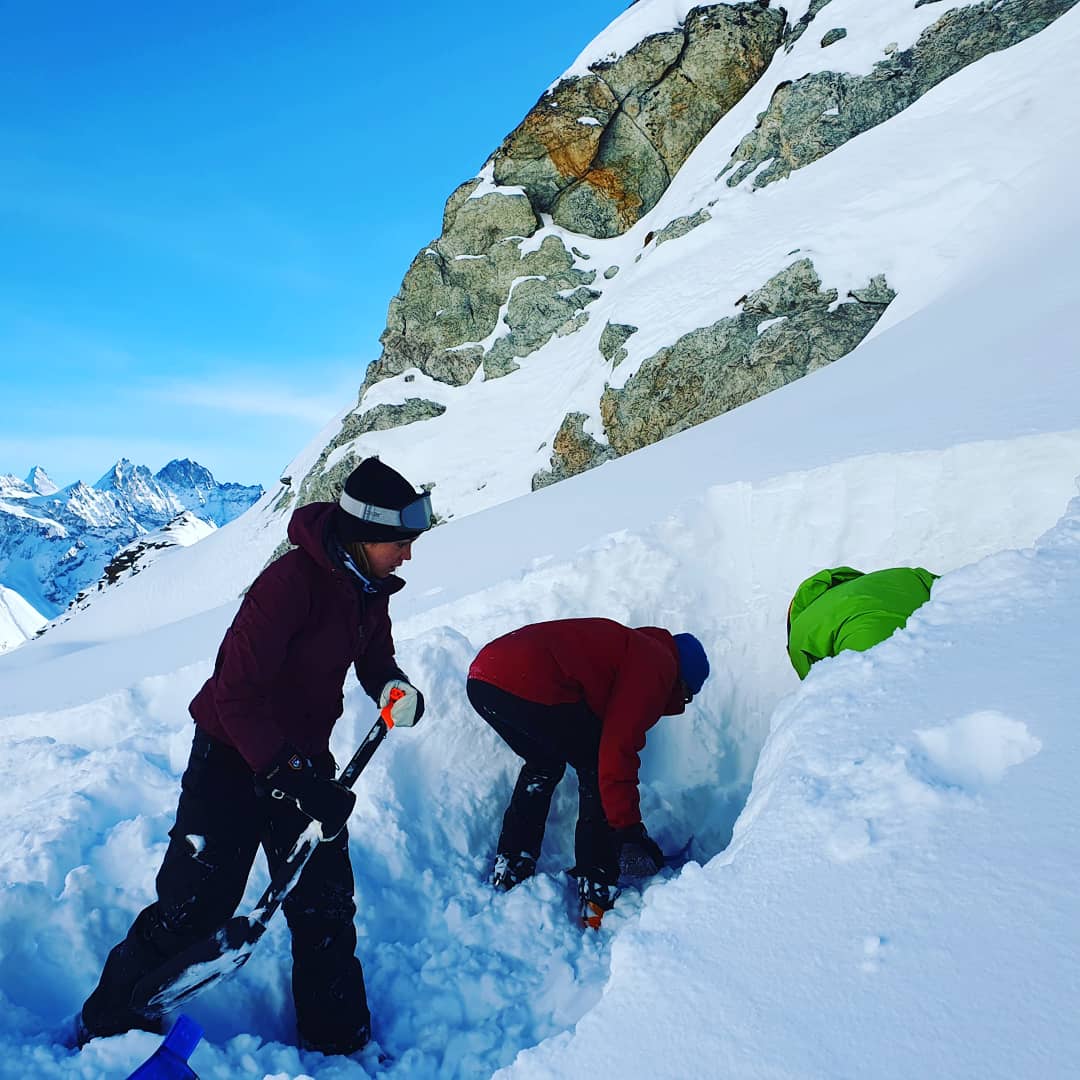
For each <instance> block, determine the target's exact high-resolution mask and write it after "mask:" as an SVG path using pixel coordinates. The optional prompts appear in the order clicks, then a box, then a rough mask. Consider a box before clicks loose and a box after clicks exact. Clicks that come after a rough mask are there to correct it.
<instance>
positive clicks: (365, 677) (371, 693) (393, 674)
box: [354, 596, 409, 702]
mask: <svg viewBox="0 0 1080 1080" xmlns="http://www.w3.org/2000/svg"><path fill="white" fill-rule="evenodd" d="M365 602H366V603H369V604H376V605H378V607H377V608H376V616H375V619H374V620H373V622H372V624H371V625H372V629H371V630H370V632H369V633H368V634H366V635H365V638H364V640H361V642H360V653H359V655H358V656H357V657H356V663H355V665H354V667H355V670H356V677H357V678H358V679H359V680H360V685H361V686H362V687H363V688H364V693H366V694H367V696H368V697H369V698H371V700H372V701H374V702H378V700H379V695H380V694H381V693H382V690H383V687H384V686H385V685H386V684H387V683H388V682H390V681H392V680H393V679H400V680H402V681H403V682H408V681H409V677H408V676H407V675H406V674H405V672H403V671H402V670H401V668H400V667H398V663H397V660H396V659H395V657H394V634H393V628H392V626H391V623H390V609H389V597H387V596H376V597H366V598H365Z"/></svg>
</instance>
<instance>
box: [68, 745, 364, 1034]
mask: <svg viewBox="0 0 1080 1080" xmlns="http://www.w3.org/2000/svg"><path fill="white" fill-rule="evenodd" d="M314 764H315V767H316V769H318V770H319V771H320V773H321V774H322V775H324V776H333V775H334V771H335V766H334V761H333V758H332V757H331V756H330V755H329V754H326V755H324V756H323V757H322V758H320V759H316V760H315V762H314ZM307 820H308V819H307V818H306V817H304V815H303V814H301V813H300V811H299V810H297V808H296V806H295V804H293V803H290V802H289V801H287V800H277V799H272V798H270V797H269V796H268V795H261V794H258V793H257V792H256V790H255V776H254V774H253V773H252V771H251V769H250V768H249V767H248V765H247V763H246V762H245V761H244V759H243V758H242V757H241V756H240V754H239V753H237V751H235V750H233V749H232V748H231V747H228V746H225V745H224V744H222V743H220V742H217V741H216V740H214V739H211V738H210V737H209V736H207V735H205V734H204V733H203V732H201V731H198V730H196V734H195V739H194V741H193V743H192V748H191V757H190V758H189V760H188V766H187V769H186V770H185V772H184V775H183V778H182V780H181V792H180V803H179V806H178V807H177V811H176V824H175V825H174V826H173V827H172V829H171V830H170V832H169V838H170V839H169V846H168V849H167V850H166V852H165V858H164V861H163V862H162V864H161V869H160V870H159V871H158V875H157V883H156V884H157V900H156V901H155V902H154V903H152V904H151V905H150V906H149V907H147V908H145V909H144V910H143V911H142V912H141V913H140V914H139V916H138V917H137V918H136V919H135V922H134V924H133V925H132V927H131V929H130V930H129V931H128V935H127V937H126V938H125V939H124V940H123V941H121V942H120V944H119V945H117V946H116V947H115V948H114V949H113V950H112V952H110V953H109V957H108V960H107V961H106V962H105V968H104V971H103V972H102V975H101V980H100V982H99V983H98V986H97V988H96V989H95V990H94V992H93V993H92V994H91V995H90V997H89V998H88V999H87V1000H86V1004H85V1005H84V1006H83V1010H82V1022H83V1026H84V1027H85V1029H86V1032H87V1033H88V1034H89V1035H91V1036H95V1035H114V1034H119V1033H120V1032H123V1031H127V1030H129V1029H130V1028H133V1027H140V1028H142V1027H151V1028H152V1027H153V1024H152V1023H149V1022H148V1021H147V1018H146V1017H143V1016H141V1015H140V1014H138V1013H136V1012H134V1011H133V1010H132V1008H131V1004H130V1002H131V992H132V989H133V988H134V986H135V984H136V983H137V982H138V981H139V979H140V978H141V977H142V976H143V975H145V974H147V973H148V972H150V971H152V970H154V969H155V968H156V967H157V966H158V965H159V964H161V963H162V962H163V961H165V960H167V959H169V958H171V957H173V956H175V955H176V954H177V953H179V952H181V951H182V950H183V949H185V948H187V947H188V946H189V945H192V944H193V943H195V942H196V941H199V940H201V939H202V938H204V937H206V936H207V935H209V934H211V933H213V931H214V930H216V929H217V928H218V927H220V926H221V925H222V924H223V923H224V922H226V921H227V920H228V919H229V918H231V916H232V915H233V914H234V912H235V911H236V908H237V906H238V905H239V903H240V901H241V899H242V897H243V894H244V888H245V886H246V884H247V879H248V875H249V874H250V872H251V867H252V864H253V863H254V861H255V856H256V854H257V852H258V849H259V846H260V845H261V846H262V848H263V850H264V851H265V852H266V858H267V863H268V865H269V868H270V872H271V873H273V872H274V870H275V869H276V868H277V866H278V865H279V864H280V863H281V861H282V860H283V859H284V858H285V856H286V855H287V854H288V852H289V850H290V849H291V848H292V846H293V844H294V843H295V841H296V838H297V836H298V835H299V834H300V832H301V831H302V829H303V828H304V826H305V825H306V824H307ZM282 909H283V910H284V912H285V918H286V920H287V921H288V924H289V929H290V931H291V932H292V959H293V965H292V992H293V1001H294V1003H295V1005H296V1021H297V1029H298V1033H299V1036H300V1039H301V1041H302V1042H303V1043H304V1044H305V1045H307V1046H309V1047H311V1048H313V1049H325V1050H326V1051H327V1052H339V1053H350V1052H352V1051H353V1050H356V1049H359V1048H360V1046H362V1045H363V1044H364V1043H365V1042H366V1041H367V1039H368V1036H369V1034H370V1023H371V1020H370V1016H369V1013H368V1006H367V997H366V993H365V990H364V974H363V970H362V968H361V966H360V961H359V960H358V959H357V958H356V956H355V950H356V929H355V927H354V925H353V918H354V916H355V914H356V906H355V904H354V903H353V874H352V866H351V864H350V862H349V846H348V837H347V833H346V832H345V830H342V832H341V833H340V834H339V835H338V836H337V837H336V838H335V839H334V840H330V841H326V842H324V843H321V844H319V845H318V847H317V848H316V849H315V851H314V852H313V853H312V855H311V858H310V859H309V860H308V862H307V864H306V865H305V867H304V869H303V872H302V873H301V875H300V880H299V881H298V882H297V883H296V885H295V886H294V888H293V890H292V892H290V893H289V895H288V896H287V897H286V899H285V901H284V903H283V904H282Z"/></svg>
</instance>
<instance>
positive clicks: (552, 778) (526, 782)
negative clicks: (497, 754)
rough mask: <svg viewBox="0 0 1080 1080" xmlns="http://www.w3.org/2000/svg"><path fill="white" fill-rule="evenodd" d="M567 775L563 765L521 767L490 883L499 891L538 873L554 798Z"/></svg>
mask: <svg viewBox="0 0 1080 1080" xmlns="http://www.w3.org/2000/svg"><path fill="white" fill-rule="evenodd" d="M565 771H566V766H565V765H564V764H563V763H562V762H561V761H560V762H558V763H557V764H554V765H545V764H538V763H536V762H531V761H526V762H525V764H524V765H522V766H521V772H519V773H518V778H517V783H516V784H515V785H514V793H513V794H512V795H511V796H510V803H509V805H508V806H507V807H506V813H505V814H503V821H502V830H501V831H500V833H499V842H498V845H497V847H496V849H495V850H496V854H495V868H494V870H493V871H492V875H491V883H492V885H494V886H495V887H496V888H498V889H511V888H513V887H514V886H515V885H517V884H518V883H519V882H522V881H524V880H525V879H526V878H529V877H532V875H533V874H534V873H535V871H536V861H537V859H539V858H540V848H541V846H542V844H543V842H544V828H545V826H546V825H547V817H548V812H549V811H550V810H551V797H552V795H554V793H555V788H556V787H558V785H559V781H560V780H561V779H562V777H563V773H564V772H565Z"/></svg>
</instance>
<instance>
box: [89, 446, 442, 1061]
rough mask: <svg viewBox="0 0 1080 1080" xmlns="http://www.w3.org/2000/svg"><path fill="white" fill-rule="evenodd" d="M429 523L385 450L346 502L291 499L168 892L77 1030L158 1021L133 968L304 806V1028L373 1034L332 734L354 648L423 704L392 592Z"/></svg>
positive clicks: (186, 783)
mask: <svg viewBox="0 0 1080 1080" xmlns="http://www.w3.org/2000/svg"><path fill="white" fill-rule="evenodd" d="M430 526H431V504H430V502H429V500H428V496H427V495H426V494H423V493H421V492H417V491H415V490H414V489H413V487H412V485H411V484H410V483H409V482H408V481H407V480H405V478H404V477H403V476H401V475H400V474H399V473H397V472H395V471H394V470H393V469H391V468H390V467H389V466H387V465H384V464H383V463H382V462H381V461H379V460H378V459H377V458H368V459H367V460H365V461H362V462H361V463H360V464H359V465H358V466H357V467H356V469H354V470H353V472H352V473H351V474H350V476H349V478H348V480H346V482H345V488H344V491H343V492H342V494H341V497H340V500H339V502H338V503H311V504H309V505H307V506H303V507H301V508H300V509H298V510H296V511H295V512H294V514H293V516H292V519H291V520H290V522H289V539H290V540H291V541H292V543H293V544H294V545H295V547H294V548H293V549H292V550H291V551H289V552H287V553H286V554H284V555H282V556H281V557H280V558H279V559H276V560H275V561H274V562H272V563H271V564H270V565H269V566H267V567H266V569H265V570H263V572H262V573H261V574H260V575H259V576H258V577H257V578H256V579H255V581H254V583H253V584H252V586H251V588H250V589H249V590H248V592H247V595H246V596H245V597H244V601H243V603H242V604H241V605H240V609H239V611H238V612H237V614H236V617H235V618H234V619H233V622H232V625H231V626H230V627H229V629H228V631H227V632H226V634H225V638H224V640H223V641H222V643H221V648H220V649H219V650H218V654H217V661H216V663H215V664H214V672H213V674H212V675H211V676H210V678H209V679H208V680H207V681H206V683H205V685H204V686H203V688H202V689H201V690H200V691H199V693H198V694H197V695H196V696H195V699H194V700H193V701H192V703H191V715H192V717H193V718H194V720H195V725H196V728H195V738H194V741H193V744H192V750H191V757H190V760H189V762H188V767H187V769H186V771H185V772H184V776H183V779H182V781H181V793H180V803H179V806H178V808H177V813H176V824H175V825H174V826H173V828H172V830H171V831H170V833H169V836H170V842H169V846H168V849H167V850H166V852H165V858H164V861H163V863H162V866H161V869H160V871H159V872H158V876H157V900H156V902H155V903H153V904H151V905H150V906H149V907H147V908H146V909H145V910H144V911H142V913H141V914H140V915H139V916H138V917H137V918H136V920H135V922H134V924H133V925H132V927H131V930H130V931H129V932H128V935H127V937H126V938H125V939H124V940H123V941H122V942H120V944H119V945H117V946H116V947H115V948H114V949H113V950H112V952H111V953H110V954H109V958H108V960H107V961H106V963H105V968H104V971H103V972H102V975H101V979H100V981H99V983H98V986H97V988H96V989H95V990H94V992H93V993H92V994H91V995H90V997H89V998H88V999H87V1001H86V1003H85V1004H84V1005H83V1009H82V1013H81V1016H80V1022H79V1040H80V1043H83V1042H85V1041H86V1040H87V1039H91V1038H94V1037H95V1036H99V1035H115V1034H119V1033H120V1032H123V1031H127V1030H128V1029H130V1028H133V1027H138V1028H147V1029H150V1030H156V1028H157V1024H156V1023H155V1022H154V1021H152V1020H149V1019H148V1018H147V1017H145V1016H143V1015H141V1014H139V1013H137V1012H135V1011H134V1010H133V1009H132V1008H131V1005H130V1001H131V992H132V989H133V987H134V986H135V984H136V983H137V982H138V981H139V979H140V978H141V977H142V976H143V975H145V974H147V973H149V972H150V971H153V970H154V969H155V968H157V967H158V966H159V965H160V964H161V963H163V962H164V961H165V960H167V959H169V958H170V957H172V956H175V955H177V954H178V953H179V952H181V951H182V950H183V949H185V948H187V947H188V946H189V945H191V944H192V943H194V942H196V941H198V940H200V939H202V938H204V937H206V936H207V935H208V934H210V933H212V932H213V931H214V930H216V929H217V928H218V927H219V926H221V925H222V924H223V923H224V922H225V921H226V920H227V919H228V918H229V917H230V916H231V915H232V914H233V912H234V911H235V910H236V907H237V905H238V904H239V902H240V900H241V897H242V896H243V892H244V887H245V885H246V883H247V878H248V874H249V873H250V871H251V866H252V863H253V862H254V859H255V855H256V853H257V851H258V848H259V846H260V845H262V847H263V849H264V850H265V852H266V857H267V862H268V864H269V867H270V871H271V873H273V871H274V869H275V867H276V866H278V865H279V864H280V862H281V861H282V860H283V859H284V857H285V856H286V855H287V853H288V852H289V850H290V848H291V847H292V845H293V843H294V841H295V840H296V837H297V835H298V834H299V832H300V831H301V830H302V828H303V827H304V825H305V824H306V822H307V820H308V819H313V820H315V821H317V822H318V823H319V825H320V828H321V830H322V835H323V841H324V842H323V843H321V844H320V845H319V846H318V847H317V848H316V850H315V852H314V853H313V854H312V856H311V858H310V859H309V861H308V862H307V864H306V865H305V867H304V870H303V872H302V874H301V876H300V880H299V881H298V882H297V884H296V886H295V887H294V889H293V890H292V892H290V893H289V895H288V897H287V898H286V900H285V902H284V904H283V905H282V906H283V909H284V911H285V917H286V919H287V921H288V924H289V929H290V931H291V932H292V955H293V970H292V990H293V1000H294V1002H295V1005H296V1021H297V1030H298V1035H299V1041H300V1045H301V1046H303V1047H305V1048H307V1049H313V1050H320V1051H322V1052H323V1053H326V1054H349V1053H353V1052H354V1051H356V1050H359V1049H360V1048H361V1047H363V1046H364V1044H365V1043H366V1042H367V1041H368V1039H369V1037H370V1029H371V1018H370V1014H369V1012H368V1006H367V998H366V993H365V990H364V975H363V970H362V968H361V966H360V961H359V960H358V959H357V958H356V956H355V949H356V930H355V928H354V926H353V917H354V916H355V914H356V907H355V905H354V903H353V876H352V867H351V865H350V862H349V845H348V834H347V832H346V830H345V822H346V819H347V818H348V816H349V813H350V811H351V810H352V807H353V803H354V802H355V799H356V796H355V795H354V794H353V793H352V792H351V791H350V790H349V789H348V788H346V787H345V786H344V785H342V784H339V783H338V782H337V781H336V780H335V779H334V773H335V771H336V767H335V764H334V760H333V758H332V757H331V755H330V749H329V740H330V732H331V730H332V729H333V726H334V723H335V721H336V720H337V718H338V717H339V716H340V715H341V711H342V691H343V686H344V681H345V676H346V675H347V673H348V669H349V667H350V666H352V667H354V668H355V671H356V675H357V677H358V678H359V680H360V683H361V685H362V686H363V687H364V689H365V690H366V691H367V693H368V694H369V695H370V696H371V697H372V698H373V699H374V700H375V701H377V702H378V703H379V705H380V707H382V706H384V705H385V704H386V703H387V702H388V701H389V699H390V691H391V690H392V689H394V688H397V689H400V690H401V691H403V696H402V697H400V698H399V699H398V700H397V701H396V704H394V706H393V714H392V715H393V720H394V723H395V725H398V726H404V727H409V726H411V725H413V724H415V723H416V722H417V721H418V720H419V719H420V717H421V715H422V714H423V710H424V701H423V697H422V695H421V694H420V692H419V691H418V690H416V689H415V688H414V687H413V686H411V685H410V684H409V681H408V679H407V678H406V676H405V674H404V673H403V672H402V671H401V669H400V668H399V667H398V665H397V662H396V661H395V659H394V641H393V637H392V636H391V628H390V616H389V612H388V603H389V599H390V597H391V596H392V595H393V594H394V593H395V592H397V591H398V590H399V589H400V588H402V586H403V585H404V584H405V583H404V582H403V581H402V580H401V579H400V578H397V577H395V576H393V571H394V570H396V569H397V568H398V567H399V566H400V565H401V563H402V562H404V561H405V560H406V559H409V558H410V557H411V554H412V543H413V541H414V540H415V539H416V537H417V536H419V535H420V533H422V532H423V531H424V530H425V529H428V528H430ZM272 791H274V792H277V793H281V792H284V794H285V795H286V796H287V798H285V799H281V798H271V796H270V793H271V792H272Z"/></svg>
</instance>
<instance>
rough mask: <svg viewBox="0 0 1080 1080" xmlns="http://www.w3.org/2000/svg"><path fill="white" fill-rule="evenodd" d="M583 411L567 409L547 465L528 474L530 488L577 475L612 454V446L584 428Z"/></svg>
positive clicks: (535, 488)
mask: <svg viewBox="0 0 1080 1080" xmlns="http://www.w3.org/2000/svg"><path fill="white" fill-rule="evenodd" d="M588 419H589V418H588V417H587V416H586V415H585V413H580V412H572V413H567V414H566V417H565V418H564V420H563V422H562V424H561V425H560V426H559V430H558V431H557V432H556V434H555V438H554V439H553V440H552V443H551V467H550V468H548V469H542V470H541V471H540V472H538V473H537V474H536V475H535V476H534V477H533V478H532V490H533V491H536V490H537V489H538V488H542V487H547V486H548V484H554V483H557V482H558V481H559V480H565V479H566V478H567V477H568V476H577V474H578V473H583V472H585V471H586V470H587V469H592V468H595V467H596V466H597V465H600V464H602V463H603V462H605V461H610V460H611V459H612V458H614V457H616V456H617V454H616V453H615V450H614V449H613V448H612V447H610V446H605V445H604V444H603V443H601V442H599V441H598V440H596V439H594V438H593V437H592V436H591V435H589V434H588V433H587V432H586V431H585V422H586V421H587V420H588Z"/></svg>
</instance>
